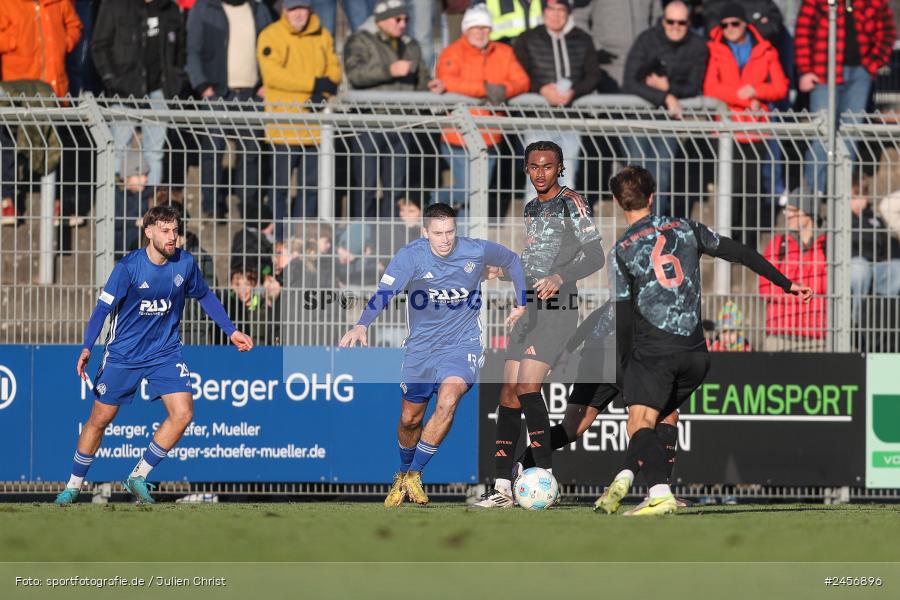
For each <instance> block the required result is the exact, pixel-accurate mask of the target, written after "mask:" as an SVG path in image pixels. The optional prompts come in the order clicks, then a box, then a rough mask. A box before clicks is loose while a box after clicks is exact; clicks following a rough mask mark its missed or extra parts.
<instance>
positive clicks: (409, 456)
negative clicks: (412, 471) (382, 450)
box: [397, 442, 416, 473]
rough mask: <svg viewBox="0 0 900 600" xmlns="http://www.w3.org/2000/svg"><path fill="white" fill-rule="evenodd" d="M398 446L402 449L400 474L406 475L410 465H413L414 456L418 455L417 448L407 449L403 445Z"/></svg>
mask: <svg viewBox="0 0 900 600" xmlns="http://www.w3.org/2000/svg"><path fill="white" fill-rule="evenodd" d="M397 445H398V446H399V447H400V472H401V473H406V472H407V471H409V465H411V464H412V461H413V456H414V455H415V453H416V447H415V446H413V447H412V448H407V447H405V446H404V445H403V444H400V443H399V442H397Z"/></svg>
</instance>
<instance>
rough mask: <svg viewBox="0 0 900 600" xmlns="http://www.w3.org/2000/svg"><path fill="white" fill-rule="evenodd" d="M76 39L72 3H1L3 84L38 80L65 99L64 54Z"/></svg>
mask: <svg viewBox="0 0 900 600" xmlns="http://www.w3.org/2000/svg"><path fill="white" fill-rule="evenodd" d="M79 39H81V21H80V20H79V19H78V15H76V14H75V8H74V6H73V5H72V0H39V1H37V2H35V0H0V59H2V62H3V81H16V80H18V79H31V80H39V81H43V82H46V83H49V84H50V85H51V86H52V87H53V91H54V92H55V93H56V95H57V96H65V95H66V94H67V93H68V92H69V76H68V75H67V74H66V54H67V53H68V52H71V51H72V50H73V49H74V48H75V45H76V44H77V43H78V40H79Z"/></svg>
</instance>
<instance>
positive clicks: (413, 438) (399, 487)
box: [384, 387, 431, 508]
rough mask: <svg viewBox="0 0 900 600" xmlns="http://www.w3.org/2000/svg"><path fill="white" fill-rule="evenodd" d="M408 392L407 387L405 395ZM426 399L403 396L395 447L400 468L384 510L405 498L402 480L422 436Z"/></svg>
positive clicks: (385, 500)
mask: <svg viewBox="0 0 900 600" xmlns="http://www.w3.org/2000/svg"><path fill="white" fill-rule="evenodd" d="M409 392H410V390H409V388H408V387H407V391H406V393H407V394H409ZM430 398H431V393H429V394H428V397H427V398H421V397H419V396H411V395H405V396H404V397H403V400H402V401H401V402H402V406H401V408H400V422H399V423H398V424H397V446H398V447H399V449H400V468H399V469H398V470H397V472H396V473H395V474H394V481H393V483H392V484H391V489H390V491H389V492H388V495H387V497H386V498H385V499H384V506H385V507H386V508H395V507H397V506H400V505H401V504H403V500H404V499H405V498H406V490H405V489H404V488H403V480H404V479H405V478H406V472H407V471H409V467H410V465H411V464H412V461H413V456H414V455H415V453H416V444H418V443H419V438H421V436H422V418H423V417H424V416H425V409H426V408H427V407H428V400H429V399H430Z"/></svg>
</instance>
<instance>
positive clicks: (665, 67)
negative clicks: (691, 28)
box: [622, 24, 709, 106]
mask: <svg viewBox="0 0 900 600" xmlns="http://www.w3.org/2000/svg"><path fill="white" fill-rule="evenodd" d="M707 62H709V50H708V49H707V47H706V42H704V41H703V40H702V39H701V38H700V36H698V35H696V34H694V33H691V32H688V34H687V35H686V36H685V37H684V39H682V40H681V41H680V42H672V41H671V40H669V38H667V37H666V34H665V32H664V31H663V26H662V24H659V25H655V26H653V27H651V28H650V29H648V30H646V31H644V32H643V33H642V34H640V35H639V36H638V37H637V39H636V40H635V41H634V45H633V46H632V47H631V50H629V52H628V59H627V60H626V61H625V77H624V81H623V84H622V91H623V92H625V93H626V94H635V95H637V96H640V97H641V98H643V99H644V100H647V101H648V102H652V103H653V104H654V105H655V106H663V105H664V104H665V101H666V92H663V91H661V90H658V89H656V88H652V87H650V86H648V85H647V84H645V83H644V78H645V77H646V76H647V75H649V74H650V73H652V72H655V73H656V74H657V75H665V76H666V77H668V78H669V92H668V93H670V94H672V95H673V96H675V97H676V98H693V97H696V96H700V95H702V93H703V78H704V77H705V75H706V63H707Z"/></svg>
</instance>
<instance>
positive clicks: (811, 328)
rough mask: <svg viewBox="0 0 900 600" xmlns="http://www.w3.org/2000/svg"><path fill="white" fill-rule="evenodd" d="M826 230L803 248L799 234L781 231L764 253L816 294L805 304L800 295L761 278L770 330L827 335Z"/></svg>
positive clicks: (801, 335)
mask: <svg viewBox="0 0 900 600" xmlns="http://www.w3.org/2000/svg"><path fill="white" fill-rule="evenodd" d="M825 239H826V238H825V234H824V233H823V234H821V235H819V236H818V237H816V238H815V239H813V242H812V244H811V245H810V246H809V247H807V248H801V246H800V240H799V239H798V237H797V235H796V234H788V235H785V234H778V235H776V236H775V237H773V238H772V241H771V242H770V243H769V246H768V248H766V251H765V253H764V254H763V255H764V256H765V257H766V259H767V260H768V261H769V262H771V263H772V264H773V265H775V266H776V267H777V268H778V269H779V270H780V271H781V272H782V273H784V274H785V276H786V277H787V278H788V279H790V280H791V281H794V282H796V283H797V284H798V285H807V286H809V287H811V288H812V291H813V297H812V300H811V301H810V303H809V304H804V303H803V301H802V300H800V299H799V298H798V297H797V296H793V295H791V294H785V293H784V290H782V289H781V288H780V287H778V286H777V285H775V284H773V283H771V282H770V281H769V280H768V279H765V278H763V277H760V278H759V293H760V294H761V295H762V296H763V297H764V298H766V333H767V334H769V335H784V336H789V337H797V338H823V337H825V329H826V322H827V321H826V314H827V313H826V302H827V301H828V299H827V293H828V267H827V263H826V258H825Z"/></svg>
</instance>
